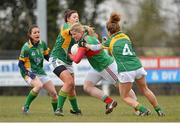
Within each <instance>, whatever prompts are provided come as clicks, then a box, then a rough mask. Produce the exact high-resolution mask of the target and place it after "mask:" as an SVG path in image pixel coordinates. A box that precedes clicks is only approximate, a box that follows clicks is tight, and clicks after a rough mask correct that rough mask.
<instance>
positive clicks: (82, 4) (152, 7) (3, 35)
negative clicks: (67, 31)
mask: <svg viewBox="0 0 180 123" xmlns="http://www.w3.org/2000/svg"><path fill="white" fill-rule="evenodd" d="M104 1H106V0H91V1H89V0H47V30H48V31H47V33H48V41H47V42H48V45H49V47H50V48H52V46H53V45H54V42H55V40H56V37H57V34H58V33H59V26H60V25H59V23H58V22H62V21H63V19H62V18H63V13H64V11H65V10H66V9H67V8H70V9H75V10H77V11H78V13H79V15H80V21H81V22H82V23H83V24H88V25H92V26H93V27H95V29H96V31H97V32H98V34H100V33H101V29H102V27H101V26H100V24H99V23H97V22H96V20H95V19H96V18H97V17H98V13H97V11H96V10H97V9H98V6H99V5H100V4H101V3H103V2H104ZM117 1H118V2H122V4H129V3H128V2H127V0H121V1H120V0H117ZM174 2H175V4H176V5H177V7H178V9H179V11H180V1H179V0H174ZM87 4H88V5H89V6H90V7H91V11H90V10H87ZM138 6H139V8H140V12H139V13H138V20H137V22H136V23H135V24H133V25H132V26H130V27H128V28H126V29H125V30H126V32H127V33H128V34H129V35H130V37H131V39H132V41H133V43H134V45H135V47H137V48H142V47H149V48H152V47H172V50H175V48H173V47H179V46H180V41H179V40H180V12H179V13H174V14H177V16H178V25H177V26H178V30H177V32H175V33H173V35H170V34H169V33H168V31H167V30H168V29H164V27H165V24H166V18H164V17H162V16H160V10H162V8H161V7H160V6H161V2H160V0H148V1H147V0H142V1H139V2H138ZM36 9H37V2H36V0H1V1H0V51H2V50H19V49H20V48H21V46H22V45H23V43H24V42H25V41H26V33H27V29H28V27H29V26H30V25H32V24H35V23H36V19H37V18H36V15H37V11H36ZM127 11H128V10H127ZM163 11H168V10H163ZM174 52H176V54H172V55H180V53H179V54H177V51H174ZM139 54H140V55H146V54H145V53H144V52H140V53H139Z"/></svg>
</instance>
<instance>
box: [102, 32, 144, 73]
mask: <svg viewBox="0 0 180 123" xmlns="http://www.w3.org/2000/svg"><path fill="white" fill-rule="evenodd" d="M103 45H104V46H106V47H109V50H110V52H111V53H112V55H113V57H114V59H115V61H116V63H117V65H118V72H124V71H133V70H137V69H138V68H141V67H142V64H141V62H140V60H139V58H138V57H137V56H136V54H135V52H134V50H133V47H132V43H131V41H130V39H129V37H128V36H127V35H125V34H124V33H122V32H118V33H116V34H113V35H112V36H111V37H110V38H109V39H108V40H107V41H106V42H105V43H104V44H103Z"/></svg>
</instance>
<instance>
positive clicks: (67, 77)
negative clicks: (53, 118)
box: [55, 70, 74, 116]
mask: <svg viewBox="0 0 180 123" xmlns="http://www.w3.org/2000/svg"><path fill="white" fill-rule="evenodd" d="M60 71H61V70H60ZM59 78H60V79H61V80H62V81H63V83H64V84H63V86H62V88H61V89H60V91H59V95H58V105H57V110H56V112H55V115H58V116H63V115H64V114H63V106H64V102H65V100H66V98H67V96H68V94H69V93H70V91H71V90H72V89H73V88H74V79H73V77H72V75H71V73H70V72H69V71H68V70H63V71H61V72H60V74H59Z"/></svg>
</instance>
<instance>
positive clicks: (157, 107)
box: [154, 105, 162, 112]
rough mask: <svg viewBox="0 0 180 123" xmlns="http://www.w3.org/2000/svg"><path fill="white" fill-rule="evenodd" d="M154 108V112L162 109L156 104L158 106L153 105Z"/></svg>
mask: <svg viewBox="0 0 180 123" xmlns="http://www.w3.org/2000/svg"><path fill="white" fill-rule="evenodd" d="M154 110H155V111H156V112H158V111H161V110H162V109H161V107H160V106H159V105H158V106H156V107H154Z"/></svg>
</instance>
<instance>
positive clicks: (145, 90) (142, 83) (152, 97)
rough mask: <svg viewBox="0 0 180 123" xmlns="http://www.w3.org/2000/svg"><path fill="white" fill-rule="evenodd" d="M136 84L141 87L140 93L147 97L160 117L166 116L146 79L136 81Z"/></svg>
mask: <svg viewBox="0 0 180 123" xmlns="http://www.w3.org/2000/svg"><path fill="white" fill-rule="evenodd" d="M136 83H137V85H138V86H139V89H140V91H141V92H142V93H143V94H144V95H145V96H146V98H147V99H148V101H149V102H150V103H151V104H152V106H153V107H154V109H155V111H156V112H157V114H158V115H159V116H165V114H164V112H163V111H162V109H161V107H160V106H159V104H158V101H157V99H156V96H155V95H154V93H153V92H152V91H151V90H150V89H149V88H148V86H147V84H146V81H145V77H144V76H143V77H141V78H140V79H136Z"/></svg>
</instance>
